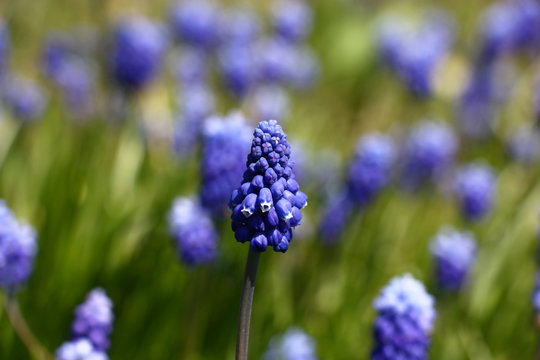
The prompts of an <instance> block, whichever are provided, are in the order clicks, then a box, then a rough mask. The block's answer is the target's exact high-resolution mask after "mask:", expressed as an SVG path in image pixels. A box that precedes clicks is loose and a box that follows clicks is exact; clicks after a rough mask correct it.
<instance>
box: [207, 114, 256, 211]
mask: <svg viewBox="0 0 540 360" xmlns="http://www.w3.org/2000/svg"><path fill="white" fill-rule="evenodd" d="M202 139H203V149H202V161H201V175H202V186H201V190H200V198H201V204H202V205H203V206H204V207H205V208H207V209H209V210H211V211H213V212H219V211H220V210H222V209H224V208H225V206H226V205H227V203H228V201H229V194H230V193H231V192H232V191H233V190H234V189H235V187H236V185H237V183H238V179H239V178H240V177H241V176H242V172H243V171H244V168H245V163H244V161H245V160H244V159H245V154H246V152H247V151H248V149H249V146H250V140H251V130H250V127H249V126H248V125H247V124H246V121H245V119H244V117H243V116H242V115H241V114H240V113H231V114H230V115H228V116H227V117H225V118H223V119H222V118H219V117H217V116H213V117H211V118H209V119H207V120H206V121H205V124H204V127H203V131H202Z"/></svg>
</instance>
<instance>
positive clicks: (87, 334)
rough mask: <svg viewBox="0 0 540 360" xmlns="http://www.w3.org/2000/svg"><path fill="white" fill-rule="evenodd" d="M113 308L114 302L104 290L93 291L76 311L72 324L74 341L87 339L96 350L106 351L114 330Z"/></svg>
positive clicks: (96, 289)
mask: <svg viewBox="0 0 540 360" xmlns="http://www.w3.org/2000/svg"><path fill="white" fill-rule="evenodd" d="M112 308H113V304H112V301H111V299H109V297H108V296H107V294H106V293H105V291H104V290H103V289H102V288H95V289H94V290H92V291H91V292H90V293H89V294H88V295H87V296H86V299H85V301H84V302H83V303H82V304H81V305H79V306H77V308H76V309H75V319H74V320H73V323H72V324H71V334H72V339H87V340H89V341H90V343H91V344H92V347H93V348H94V349H95V350H97V351H103V352H104V351H106V350H107V349H108V348H109V346H110V341H109V335H110V334H111V332H112V329H113V321H114V313H113V310H112Z"/></svg>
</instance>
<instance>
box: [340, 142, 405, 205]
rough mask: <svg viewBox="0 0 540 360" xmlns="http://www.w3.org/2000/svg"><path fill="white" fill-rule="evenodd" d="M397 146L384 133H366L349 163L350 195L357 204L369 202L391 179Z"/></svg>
mask: <svg viewBox="0 0 540 360" xmlns="http://www.w3.org/2000/svg"><path fill="white" fill-rule="evenodd" d="M394 158H395V148H394V143H393V142H392V139H390V138H389V137H387V136H385V135H382V134H377V133H375V134H369V135H364V136H362V138H360V140H359V141H358V144H357V146H356V152H355V154H354V158H353V159H352V161H351V163H350V165H349V177H348V188H349V195H350V197H351V199H352V201H354V202H355V203H356V204H357V205H366V204H368V203H369V202H370V201H371V200H372V199H373V198H374V197H375V196H376V195H377V194H378V193H379V191H380V190H381V189H382V188H383V187H384V186H385V185H386V184H387V183H388V181H389V180H390V171H391V168H392V165H393V163H394Z"/></svg>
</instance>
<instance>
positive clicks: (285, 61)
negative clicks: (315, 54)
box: [255, 39, 297, 83]
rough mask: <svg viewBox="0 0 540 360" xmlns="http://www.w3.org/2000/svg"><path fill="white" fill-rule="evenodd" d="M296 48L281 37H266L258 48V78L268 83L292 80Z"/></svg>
mask: <svg viewBox="0 0 540 360" xmlns="http://www.w3.org/2000/svg"><path fill="white" fill-rule="evenodd" d="M295 51H296V48H295V47H294V46H293V45H291V44H289V43H286V42H284V41H283V40H280V39H265V40H263V41H261V42H260V43H259V44H258V46H257V49H256V54H257V59H256V64H255V65H256V68H257V75H258V79H259V80H260V81H262V82H265V83H266V82H268V83H287V82H289V81H290V80H291V77H292V75H293V73H294V71H297V69H295V68H294V64H295V60H296V59H295Z"/></svg>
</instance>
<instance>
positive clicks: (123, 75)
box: [110, 17, 167, 91]
mask: <svg viewBox="0 0 540 360" xmlns="http://www.w3.org/2000/svg"><path fill="white" fill-rule="evenodd" d="M166 44H167V39H166V37H165V34H164V31H163V29H161V28H160V27H159V26H158V25H156V24H154V23H152V22H150V21H148V20H147V19H145V18H142V17H130V18H125V19H123V20H122V21H121V22H120V23H119V24H118V26H117V27H116V31H115V33H114V37H113V44H112V54H111V59H110V67H111V72H112V75H113V76H114V78H115V80H116V82H117V83H118V84H119V85H120V86H121V87H123V88H125V89H126V90H130V91H136V90H139V89H141V88H143V87H144V86H146V85H147V84H148V83H149V82H150V81H152V80H153V79H154V78H155V77H156V75H157V73H158V71H159V67H160V65H161V60H162V57H163V53H164V51H165V47H166Z"/></svg>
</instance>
